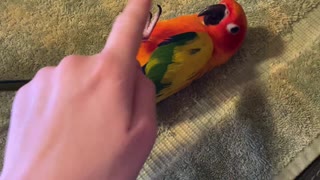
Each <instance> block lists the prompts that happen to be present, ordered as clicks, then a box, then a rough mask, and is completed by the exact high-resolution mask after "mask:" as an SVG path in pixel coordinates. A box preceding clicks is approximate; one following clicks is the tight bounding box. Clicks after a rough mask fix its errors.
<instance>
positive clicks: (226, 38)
mask: <svg viewBox="0 0 320 180" xmlns="http://www.w3.org/2000/svg"><path fill="white" fill-rule="evenodd" d="M198 17H199V18H201V21H202V23H203V24H204V25H205V26H206V28H207V31H208V32H209V34H210V36H211V37H212V39H213V41H214V44H215V46H216V47H221V48H222V49H223V50H224V51H225V52H226V53H229V54H233V53H235V52H236V51H237V50H238V49H239V48H240V46H241V44H242V42H243V40H244V38H245V36H246V33H247V18H246V14H245V12H244V10H243V8H242V7H241V5H240V4H239V3H238V2H236V1H235V0H222V1H221V2H220V3H219V4H214V5H211V6H208V7H207V8H206V9H204V10H202V11H201V12H200V13H199V14H198Z"/></svg>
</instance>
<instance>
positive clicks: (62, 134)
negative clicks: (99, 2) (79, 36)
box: [1, 0, 157, 180]
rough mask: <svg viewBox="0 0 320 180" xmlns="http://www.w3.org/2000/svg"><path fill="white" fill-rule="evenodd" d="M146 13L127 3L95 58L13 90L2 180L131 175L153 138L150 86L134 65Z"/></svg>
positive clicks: (49, 71) (139, 2) (66, 62)
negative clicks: (15, 91) (15, 90)
mask: <svg viewBox="0 0 320 180" xmlns="http://www.w3.org/2000/svg"><path fill="white" fill-rule="evenodd" d="M150 6H151V1H150V0H129V1H128V4H127V6H126V8H125V9H124V11H123V12H122V13H121V14H120V15H119V16H118V17H117V19H116V21H115V23H114V25H113V29H112V31H111V33H110V35H109V37H108V40H107V42H106V45H105V47H104V48H103V50H102V51H101V52H100V53H98V54H95V55H93V56H77V55H71V56H68V57H65V58H64V59H63V60H62V61H61V62H60V63H59V64H58V65H57V66H56V67H45V68H43V69H41V70H40V71H38V73H37V74H36V75H35V77H34V78H33V79H32V80H31V81H30V82H29V83H27V84H26V85H25V86H23V87H22V88H20V89H19V91H18V92H17V94H16V96H15V99H14V102H13V107H12V116H11V120H10V121H11V122H10V128H9V134H8V141H7V146H6V151H5V159H4V167H3V171H2V174H1V179H11V180H15V179H32V180H37V179H46V180H50V179H79V180H81V179H92V180H95V179H135V178H136V177H137V176H138V173H139V171H140V170H141V168H142V166H143V164H144V162H145V161H146V159H147V157H148V155H149V153H150V151H151V149H152V147H153V145H154V142H155V139H156V132H157V127H156V110H155V108H156V107H155V104H156V103H155V87H154V85H153V83H152V82H151V81H150V80H148V79H147V78H146V77H145V76H144V75H143V74H142V72H141V70H140V66H139V63H138V62H137V61H136V58H135V57H136V55H137V51H138V49H139V45H140V43H141V39H142V34H143V30H144V28H145V25H146V21H147V18H148V17H149V10H150ZM119 47H121V48H119Z"/></svg>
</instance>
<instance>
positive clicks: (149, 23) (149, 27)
mask: <svg viewBox="0 0 320 180" xmlns="http://www.w3.org/2000/svg"><path fill="white" fill-rule="evenodd" d="M157 6H158V8H159V11H158V12H157V14H156V16H155V18H154V19H153V20H152V21H151V19H152V13H151V12H150V18H149V19H148V21H147V24H146V27H145V28H144V31H143V37H142V40H143V41H145V40H147V39H149V37H150V35H151V33H152V31H153V29H154V27H155V26H156V24H157V22H158V20H159V18H160V15H161V13H162V8H161V6H160V5H157Z"/></svg>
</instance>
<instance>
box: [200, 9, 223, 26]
mask: <svg viewBox="0 0 320 180" xmlns="http://www.w3.org/2000/svg"><path fill="white" fill-rule="evenodd" d="M225 12H226V6H225V5H224V4H214V5H211V6H208V7H207V8H205V9H204V10H202V11H201V12H200V13H199V14H198V16H199V17H200V16H204V17H205V18H204V19H205V22H206V24H207V25H208V24H210V25H217V24H219V23H220V21H221V20H222V19H223V18H224V17H225Z"/></svg>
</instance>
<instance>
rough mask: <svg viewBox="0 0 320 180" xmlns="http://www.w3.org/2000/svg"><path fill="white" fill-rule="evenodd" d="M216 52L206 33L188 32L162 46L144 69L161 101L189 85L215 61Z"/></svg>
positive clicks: (160, 45) (152, 55)
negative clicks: (213, 59) (211, 60)
mask: <svg viewBox="0 0 320 180" xmlns="http://www.w3.org/2000/svg"><path fill="white" fill-rule="evenodd" d="M213 48H214V46H213V43H212V40H211V38H210V36H209V35H208V34H207V33H205V32H186V33H182V34H178V35H174V36H171V37H170V38H168V39H166V40H164V41H162V42H161V43H159V44H158V46H157V48H156V49H155V50H154V51H153V53H152V54H151V56H150V59H149V61H148V62H147V63H146V64H145V65H144V66H143V67H142V68H143V72H144V73H145V75H146V76H147V77H148V78H149V79H150V80H152V81H153V82H154V84H155V86H156V90H157V96H158V97H157V98H158V101H160V100H162V99H165V98H166V97H168V96H170V95H172V94H174V93H176V92H177V91H179V90H181V89H182V88H184V87H186V86H187V85H189V84H190V83H191V82H192V81H193V80H194V79H195V78H196V76H197V75H198V73H199V72H200V71H201V70H202V69H203V68H204V67H205V65H206V64H207V63H208V61H209V60H210V59H211V58H212V53H213Z"/></svg>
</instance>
